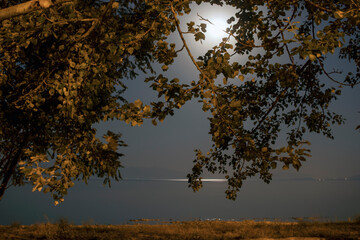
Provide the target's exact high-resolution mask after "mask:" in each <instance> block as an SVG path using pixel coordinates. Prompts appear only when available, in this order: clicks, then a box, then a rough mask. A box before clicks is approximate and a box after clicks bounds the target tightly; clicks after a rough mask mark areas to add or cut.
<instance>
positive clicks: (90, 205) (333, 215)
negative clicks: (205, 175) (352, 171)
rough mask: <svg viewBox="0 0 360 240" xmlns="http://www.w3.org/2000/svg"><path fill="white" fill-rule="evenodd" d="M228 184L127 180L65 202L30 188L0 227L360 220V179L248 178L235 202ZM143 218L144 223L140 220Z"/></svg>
mask: <svg viewBox="0 0 360 240" xmlns="http://www.w3.org/2000/svg"><path fill="white" fill-rule="evenodd" d="M226 187H227V183H226V182H224V181H223V180H218V179H207V180H206V181H204V187H203V188H202V189H201V190H200V191H199V192H193V190H192V189H191V188H189V187H188V183H187V180H186V179H141V178H133V179H126V178H125V179H123V180H121V181H120V182H115V183H113V184H112V187H111V188H109V187H104V186H103V184H102V182H101V181H91V182H90V183H89V184H88V185H85V184H83V183H78V184H76V185H75V186H74V187H73V188H71V189H70V190H69V193H68V195H67V196H66V197H65V201H64V202H63V203H61V204H59V205H58V206H54V204H53V201H52V199H51V196H50V195H49V194H43V193H39V192H32V189H31V186H25V187H13V188H10V189H8V191H7V192H6V194H5V196H4V198H3V200H2V201H1V202H0V224H1V225H8V224H12V223H14V222H16V223H20V224H26V225H27V224H35V223H44V222H52V223H54V222H57V221H59V219H66V220H67V221H69V222H70V223H73V224H132V223H134V222H138V221H142V220H144V219H148V220H149V219H150V220H151V221H154V222H156V223H159V222H161V223H167V222H173V221H189V220H228V221H241V220H255V221H264V220H266V221H314V220H315V221H348V220H352V219H354V218H355V217H358V216H360V204H359V203H360V181H359V180H349V179H346V178H345V179H292V180H273V181H272V182H271V183H270V184H266V183H264V182H262V181H260V180H249V181H246V182H244V185H243V187H242V189H241V190H240V192H239V193H238V196H237V199H236V200H235V201H233V200H228V199H226V197H225V190H226ZM141 219H142V220H141Z"/></svg>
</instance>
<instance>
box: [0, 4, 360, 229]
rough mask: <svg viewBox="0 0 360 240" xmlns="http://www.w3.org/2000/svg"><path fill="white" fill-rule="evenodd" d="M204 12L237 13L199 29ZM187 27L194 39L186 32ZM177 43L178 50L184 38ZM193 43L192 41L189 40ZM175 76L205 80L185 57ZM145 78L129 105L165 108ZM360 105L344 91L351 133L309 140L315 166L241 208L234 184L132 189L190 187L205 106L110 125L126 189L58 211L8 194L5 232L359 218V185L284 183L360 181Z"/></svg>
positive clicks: (24, 192)
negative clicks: (61, 223) (233, 196)
mask: <svg viewBox="0 0 360 240" xmlns="http://www.w3.org/2000/svg"><path fill="white" fill-rule="evenodd" d="M197 13H199V14H200V15H201V16H203V17H204V18H208V19H209V20H211V19H217V20H216V21H220V20H221V19H226V17H227V16H229V15H230V14H231V9H222V8H217V7H210V6H207V7H204V6H203V5H202V7H201V8H200V7H196V8H194V9H193V10H192V13H191V15H190V16H187V19H188V20H194V21H196V22H197V23H200V21H199V19H198V17H197V16H196V14H197ZM216 21H215V20H214V22H216ZM182 26H183V28H184V29H183V30H185V27H184V26H185V24H183V25H182ZM219 32H221V31H219ZM209 34H211V36H209V37H208V39H207V40H205V41H204V42H203V43H202V44H200V43H199V42H197V43H192V44H191V48H192V50H193V53H194V55H195V56H198V55H199V54H202V53H204V52H205V51H206V50H207V49H208V48H209V47H211V46H212V45H213V44H214V43H215V42H216V36H215V35H213V33H212V32H211V33H209ZM171 39H172V40H173V41H176V42H177V43H178V35H177V32H175V33H174V34H173V36H171ZM187 40H189V41H190V37H189V38H187ZM177 46H179V47H180V46H181V45H180V44H178V45H177ZM179 47H178V48H179ZM169 67H170V68H169V70H168V71H167V72H166V73H164V75H166V76H168V77H170V78H173V77H178V78H179V79H181V81H183V82H188V83H190V82H191V81H192V80H196V79H197V78H198V72H196V69H195V66H193V65H192V63H191V62H190V59H189V57H188V56H187V54H186V52H185V51H183V52H181V53H180V55H179V57H178V58H177V59H176V62H175V63H174V64H173V65H171V66H169ZM327 68H328V69H330V70H331V69H332V68H335V69H337V68H341V69H350V70H351V66H350V64H349V63H348V62H346V61H340V60H338V59H336V58H333V60H332V61H329V62H328V66H327ZM158 69H160V67H158ZM159 71H160V70H159ZM344 72H346V71H344ZM145 77H146V76H145V75H143V74H140V75H139V77H138V78H137V79H135V80H132V81H130V80H128V81H126V84H127V85H128V87H129V89H128V91H127V92H126V93H125V94H126V97H127V98H128V100H129V101H134V100H136V99H141V100H143V101H144V102H145V103H149V102H150V101H151V100H155V99H156V97H157V93H156V92H154V91H153V90H152V89H150V88H149V87H148V85H147V84H145V83H143V79H144V78H145ZM324 81H326V80H325V79H324ZM359 103H360V94H359V87H355V88H353V89H351V88H346V89H344V90H343V94H342V95H341V96H340V97H339V99H338V101H337V102H334V103H333V105H332V106H331V109H332V110H333V111H335V112H337V113H341V114H342V115H343V116H344V117H345V118H346V123H345V124H344V125H341V126H335V127H334V131H333V135H334V137H335V139H334V140H331V139H327V138H326V137H324V136H322V135H318V134H307V135H306V136H305V137H306V139H307V140H309V141H310V142H311V143H312V145H311V146H310V148H311V154H312V157H311V158H309V159H308V161H307V162H305V163H304V164H303V167H302V168H301V169H300V171H299V172H298V173H297V172H296V171H294V170H289V171H283V170H281V169H279V170H276V171H275V175H274V179H275V180H274V181H273V182H271V183H270V184H269V185H267V184H265V183H263V182H261V181H256V179H255V178H254V179H253V180H250V181H248V182H245V184H244V189H242V190H241V192H240V194H239V198H238V199H237V200H236V201H230V200H227V199H225V193H224V191H225V190H226V184H225V183H205V185H204V189H202V190H200V192H198V193H193V191H192V189H190V188H187V183H186V182H159V181H143V182H142V181H129V179H130V180H131V179H134V178H143V179H148V180H149V179H168V178H182V179H183V178H186V175H187V173H190V171H191V167H192V160H193V159H194V157H195V154H194V149H197V148H198V149H201V150H203V151H206V150H207V149H208V148H209V147H211V141H210V135H209V134H208V131H209V121H208V120H207V119H206V118H207V116H208V114H209V113H204V112H203V111H202V109H201V104H200V103H197V100H196V99H194V100H192V101H191V102H188V103H187V104H186V105H185V106H183V107H182V108H181V109H180V110H177V111H176V112H175V115H174V116H173V117H167V118H166V119H165V121H164V122H163V123H159V124H158V126H156V127H155V126H153V125H152V124H151V122H150V121H145V123H144V124H143V126H141V127H131V126H130V125H127V124H125V123H123V122H119V121H114V122H106V123H101V124H99V125H98V126H97V128H98V129H99V136H101V135H102V134H103V133H105V132H106V131H107V130H108V129H110V130H112V131H115V132H117V131H119V132H121V133H122V134H123V140H124V141H125V142H126V143H127V144H128V147H126V148H123V149H121V150H122V152H123V153H124V154H125V156H124V157H123V158H122V159H121V161H122V164H123V165H124V167H125V168H124V169H122V175H123V177H124V178H125V179H127V180H125V181H120V182H118V183H117V182H114V183H113V185H112V188H110V189H109V188H108V187H103V186H102V184H101V181H98V180H96V179H94V180H91V181H90V182H89V184H88V185H85V184H83V183H80V182H79V183H77V184H76V185H75V187H74V188H73V189H70V191H69V195H68V196H65V202H64V203H62V204H60V206H57V207H55V206H53V203H52V199H51V196H50V195H45V194H43V193H32V192H31V186H28V187H18V188H12V189H9V190H8V192H7V193H5V196H4V198H3V200H2V201H1V202H0V213H1V214H0V224H10V223H11V222H13V221H19V222H21V223H23V224H31V223H35V222H46V221H56V219H58V218H60V217H66V218H68V219H69V220H70V221H72V222H74V223H77V224H82V223H85V222H86V221H91V222H95V223H100V224H119V223H124V222H126V221H127V220H129V219H134V218H160V219H170V218H172V219H184V220H189V219H194V218H198V217H199V218H227V219H241V218H264V217H267V218H272V217H273V218H276V217H279V218H289V217H301V216H320V217H331V218H346V217H353V216H355V215H356V214H360V207H359V205H358V204H356V202H360V193H359V192H360V191H359V189H360V181H348V182H346V181H327V182H325V183H321V182H319V181H300V180H297V181H295V180H293V181H291V180H284V179H289V178H292V179H294V178H297V179H299V178H306V177H310V178H313V179H331V178H341V179H345V178H346V177H351V176H354V175H359V174H360V132H359V131H356V130H355V127H356V126H357V125H359V124H360V113H359V112H360V104H359ZM205 176H206V177H209V178H216V177H217V176H212V175H205ZM276 179H282V181H280V180H276ZM321 184H324V185H321Z"/></svg>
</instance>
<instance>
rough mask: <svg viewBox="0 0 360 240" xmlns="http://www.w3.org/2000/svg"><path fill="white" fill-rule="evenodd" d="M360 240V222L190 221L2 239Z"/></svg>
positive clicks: (43, 230) (8, 232)
mask: <svg viewBox="0 0 360 240" xmlns="http://www.w3.org/2000/svg"><path fill="white" fill-rule="evenodd" d="M252 238H322V239H358V240H359V239H360V222H293V223H288V222H266V221H264V222H255V221H241V222H232V221H189V222H174V223H166V224H165V223H164V224H155V225H149V224H131V225H81V226H77V225H72V224H69V223H68V222H67V221H64V220H61V221H59V223H56V224H50V223H42V224H34V225H30V226H21V225H18V224H12V225H11V226H0V239H2V240H3V239H4V240H5V239H44V240H45V239H52V240H58V239H59V240H60V239H61V240H72V239H74V240H75V239H76V240H82V239H84V240H85V239H86V240H96V239H99V240H100V239H104V240H105V239H124V240H125V239H126V240H140V239H141V240H145V239H146V240H152V239H169V240H170V239H171V240H184V239H188V240H190V239H204V240H205V239H206V240H215V239H224V240H225V239H252Z"/></svg>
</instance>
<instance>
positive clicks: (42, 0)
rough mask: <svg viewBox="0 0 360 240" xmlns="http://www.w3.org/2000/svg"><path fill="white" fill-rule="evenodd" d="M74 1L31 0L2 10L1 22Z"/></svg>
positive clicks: (0, 11) (0, 13)
mask: <svg viewBox="0 0 360 240" xmlns="http://www.w3.org/2000/svg"><path fill="white" fill-rule="evenodd" d="M73 1H74V0H31V1H28V2H24V3H21V4H18V5H15V6H11V7H8V8H5V9H0V21H2V20H5V19H8V18H12V17H16V16H19V15H23V14H27V13H29V12H32V11H35V10H39V9H42V8H48V7H52V6H55V5H57V4H61V3H66V2H73Z"/></svg>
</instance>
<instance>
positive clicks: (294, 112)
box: [0, 0, 360, 204]
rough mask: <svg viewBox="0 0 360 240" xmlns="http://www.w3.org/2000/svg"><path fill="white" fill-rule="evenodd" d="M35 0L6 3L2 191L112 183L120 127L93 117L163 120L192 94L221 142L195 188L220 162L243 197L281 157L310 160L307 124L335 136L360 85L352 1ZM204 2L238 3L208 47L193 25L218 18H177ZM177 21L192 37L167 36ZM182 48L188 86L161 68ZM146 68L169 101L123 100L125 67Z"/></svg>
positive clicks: (0, 52)
mask: <svg viewBox="0 0 360 240" xmlns="http://www.w3.org/2000/svg"><path fill="white" fill-rule="evenodd" d="M31 2H35V3H37V5H36V6H35V7H32V8H27V10H26V11H23V12H21V11H20V12H17V13H16V14H15V15H14V14H12V13H11V11H10V10H11V9H13V7H14V6H18V5H17V4H21V3H22V1H21V0H9V1H3V2H2V3H0V7H1V10H0V18H1V19H3V20H2V22H1V27H0V109H1V111H0V180H1V181H2V182H1V186H0V199H1V197H2V196H3V194H4V192H5V190H6V188H7V187H9V186H10V185H22V184H24V183H31V184H33V185H34V190H39V191H44V192H50V193H51V194H52V196H53V197H54V200H55V204H57V203H59V202H61V201H63V196H64V195H65V194H66V192H67V189H68V188H69V187H71V186H72V185H73V184H74V180H77V179H83V180H84V181H85V182H86V181H87V180H88V179H89V177H90V176H92V175H96V176H98V177H101V178H104V182H105V183H109V184H110V179H111V178H114V179H119V178H120V177H121V176H120V172H119V169H120V168H121V163H120V160H119V158H120V157H121V156H122V155H121V154H120V153H119V152H118V151H119V150H118V148H119V147H122V146H125V143H124V142H123V141H121V138H120V137H121V135H120V134H119V133H112V132H108V134H107V135H106V136H104V140H105V141H102V140H100V139H98V138H97V137H96V129H95V128H94V127H93V125H94V123H98V122H101V121H106V120H107V119H119V120H122V121H125V122H127V123H129V124H131V125H132V126H136V125H141V124H142V122H143V121H144V120H145V119H151V120H152V122H153V124H154V125H156V124H157V122H158V121H160V122H162V121H163V120H164V119H165V118H166V116H168V115H173V113H174V111H175V110H176V109H178V108H180V107H181V106H182V105H184V104H185V103H186V102H187V101H190V100H191V99H193V98H196V99H198V100H199V101H200V102H202V103H203V108H202V110H203V111H210V112H211V117H210V118H209V121H210V134H211V135H212V141H213V147H212V149H210V150H209V151H208V152H207V153H206V154H204V153H202V151H200V150H196V158H195V160H194V167H193V169H192V173H191V174H189V175H188V178H189V186H191V187H192V188H193V189H194V190H198V189H199V188H201V187H202V183H201V175H202V173H203V171H204V170H207V171H210V172H212V173H215V172H218V173H221V174H224V177H225V178H226V179H228V189H227V190H226V196H227V198H229V199H235V198H236V193H237V192H238V191H239V189H240V188H241V186H242V183H243V181H244V180H245V179H247V178H249V177H252V176H255V175H257V174H258V175H259V177H260V178H261V179H262V180H264V181H265V182H267V183H268V182H270V180H271V177H272V173H271V171H272V170H273V169H275V168H277V166H278V165H282V168H283V169H288V168H289V167H290V166H292V167H294V168H295V169H297V170H298V169H299V168H300V167H301V164H302V162H303V161H305V159H306V157H307V156H310V155H309V149H307V147H306V145H308V144H309V142H308V141H306V139H304V134H305V133H306V132H316V133H322V134H324V135H325V136H327V137H330V138H331V137H332V135H331V126H332V125H333V124H340V123H342V122H343V119H342V117H341V116H340V115H338V114H336V113H333V112H331V111H330V110H329V105H330V103H331V102H332V101H334V100H336V98H337V96H338V95H340V93H341V88H342V87H347V86H348V87H354V86H356V85H357V84H358V83H359V76H360V73H359V71H360V66H359V53H360V51H359V49H360V46H359V39H360V38H359V26H360V13H359V12H360V6H359V4H358V3H356V2H355V1H351V0H345V1H341V2H340V1H331V2H330V1H329V2H324V1H310V0H295V1H291V2H289V1H271V0H268V1H257V0H254V1H242V0H240V1H239V0H236V1H235V0H227V1H219V0H203V1H202V0H196V1H183V0H182V1H180V0H177V1H170V0H152V1H150V0H145V1H136V0H124V1H114V0H110V1H108V2H104V1H99V0H77V1H76V0H72V1H63V0H57V1H55V0H53V1H50V2H49V3H48V4H47V5H46V7H42V6H41V4H40V1H34V0H33V1H31ZM195 2H196V3H197V4H204V3H210V4H217V5H223V4H227V5H230V6H233V7H234V8H236V9H237V13H236V14H235V16H231V17H230V18H229V20H228V23H229V24H232V25H231V27H230V28H229V29H227V33H228V37H227V38H224V39H223V41H222V42H221V43H219V44H218V45H217V46H214V47H213V48H211V49H210V50H209V51H208V52H207V53H206V54H205V55H204V56H199V57H198V58H195V57H194V56H193V54H192V52H191V46H190V45H189V44H188V42H187V40H186V39H185V37H184V34H193V35H194V38H195V40H196V41H199V40H200V41H201V40H203V39H205V37H206V24H209V21H208V20H206V19H202V23H201V24H198V25H197V24H195V22H190V23H188V24H187V26H188V29H186V30H184V29H182V28H181V25H180V19H179V16H180V15H183V14H186V13H189V12H190V11H191V5H190V4H191V3H195ZM32 6H33V5H32ZM43 6H44V4H43ZM9 9H10V10H9ZM2 16H4V17H2ZM172 32H177V33H178V35H179V39H180V41H181V46H182V47H180V48H177V47H176V45H175V44H174V43H169V41H168V39H167V38H168V36H169V35H170V34H171V33H172ZM230 39H232V40H235V44H230V42H229V40H230ZM177 49H178V50H177ZM179 51H187V53H188V55H189V59H190V60H191V61H192V63H193V64H194V66H195V67H196V69H197V70H198V71H199V78H198V79H195V80H194V81H193V82H192V83H191V84H190V85H187V84H183V83H181V81H180V80H179V78H174V79H171V80H170V79H168V78H166V77H165V76H164V75H163V74H161V73H157V72H156V71H155V70H154V68H153V66H154V64H161V65H162V70H163V71H166V70H167V69H168V66H169V65H171V64H172V63H173V61H174V59H175V58H176V57H177V54H178V52H179ZM335 55H336V56H335ZM238 56H242V57H244V56H245V57H246V58H247V60H246V61H245V63H239V62H237V61H236V58H237V57H238ZM334 56H335V57H340V58H343V59H348V60H349V61H350V62H351V63H352V64H354V66H356V73H353V72H350V73H348V74H346V77H344V79H339V78H341V77H342V76H344V75H340V74H338V75H335V74H334V73H329V72H328V71H327V69H326V58H328V57H334ZM138 71H143V72H147V73H148V74H150V75H151V76H150V77H148V78H146V79H145V81H146V82H149V83H150V84H151V87H152V88H153V89H154V90H155V91H156V92H157V93H158V96H159V101H157V102H152V103H150V104H148V105H145V104H143V103H142V101H141V100H136V101H135V102H128V101H127V100H126V99H124V98H123V92H124V91H126V85H125V79H127V78H136V76H137V72H138ZM219 78H220V79H223V83H217V82H216V80H218V79H219ZM281 131H282V132H285V133H286V134H287V136H288V137H287V143H286V144H285V146H279V142H278V136H279V133H280V132H281Z"/></svg>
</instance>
